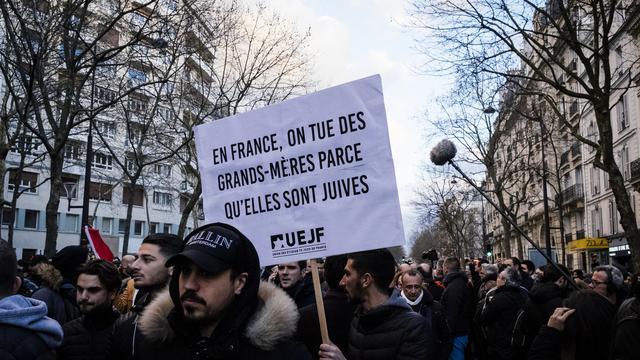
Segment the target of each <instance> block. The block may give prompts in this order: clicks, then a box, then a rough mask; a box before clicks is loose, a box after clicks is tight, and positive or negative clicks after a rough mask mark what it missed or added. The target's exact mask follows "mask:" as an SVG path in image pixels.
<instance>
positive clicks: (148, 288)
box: [108, 233, 182, 360]
mask: <svg viewBox="0 0 640 360" xmlns="http://www.w3.org/2000/svg"><path fill="white" fill-rule="evenodd" d="M181 247H182V239H180V238H179V237H178V236H176V235H173V234H166V233H164V234H152V235H149V236H147V237H146V238H144V240H142V244H141V245H140V248H139V249H138V258H137V259H136V261H134V263H133V265H132V266H131V271H132V276H131V277H132V278H133V281H134V286H135V288H136V290H137V293H136V295H135V299H134V303H133V304H134V305H133V307H132V308H131V311H129V312H128V313H127V314H125V315H122V316H121V317H120V318H119V319H118V320H117V322H116V324H115V325H114V329H113V339H112V344H111V349H110V351H109V356H108V358H109V359H118V360H126V359H133V358H134V355H135V353H136V351H137V344H138V341H139V340H140V332H139V331H138V318H139V316H140V314H142V311H143V310H144V309H145V308H146V307H147V305H149V304H150V303H151V301H152V300H153V299H155V298H156V296H158V294H159V293H161V292H162V291H163V290H164V288H165V287H166V286H167V284H168V282H169V278H170V274H171V273H170V269H169V268H167V267H165V266H164V264H165V263H166V261H167V259H168V258H169V257H171V256H173V255H175V254H177V253H178V252H180V248H181Z"/></svg>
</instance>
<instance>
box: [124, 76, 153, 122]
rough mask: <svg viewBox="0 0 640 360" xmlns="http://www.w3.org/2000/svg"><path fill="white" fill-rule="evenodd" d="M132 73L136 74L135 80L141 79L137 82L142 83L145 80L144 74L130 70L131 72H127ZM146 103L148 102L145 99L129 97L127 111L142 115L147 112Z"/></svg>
mask: <svg viewBox="0 0 640 360" xmlns="http://www.w3.org/2000/svg"><path fill="white" fill-rule="evenodd" d="M132 71H134V72H136V74H137V75H136V76H137V77H136V78H135V79H138V78H139V79H141V80H139V81H140V82H142V83H144V82H145V81H146V80H147V78H146V75H145V74H144V72H143V71H140V70H134V69H131V70H129V73H131V72H132ZM130 77H131V76H130ZM132 79H133V78H132ZM148 102H149V101H148V100H146V99H141V98H139V97H133V96H131V97H129V102H128V104H129V110H131V111H133V112H137V113H144V112H145V111H147V103H148Z"/></svg>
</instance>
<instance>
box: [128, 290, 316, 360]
mask: <svg viewBox="0 0 640 360" xmlns="http://www.w3.org/2000/svg"><path fill="white" fill-rule="evenodd" d="M258 298H259V305H258V308H257V309H256V311H255V312H254V313H253V314H252V315H251V317H250V320H249V322H248V323H247V324H246V326H245V328H244V329H243V332H242V335H241V336H240V337H239V338H230V339H224V340H223V341H220V339H216V340H218V342H217V343H219V344H220V343H224V344H228V346H225V347H224V348H220V347H216V346H214V345H213V341H212V339H210V338H204V337H201V336H200V335H199V333H197V330H195V329H194V328H193V326H192V325H190V324H188V323H186V322H184V321H183V320H180V319H181V317H179V316H175V315H176V314H175V312H174V311H173V310H174V303H173V301H172V299H171V296H170V294H169V291H166V292H163V293H162V294H160V295H159V296H158V297H157V298H156V299H155V300H154V301H153V302H152V303H151V304H150V305H149V306H148V307H147V309H145V311H144V313H143V314H142V316H141V317H140V320H139V330H140V332H141V334H142V341H141V343H140V348H139V349H140V350H139V351H136V353H135V359H152V360H163V359H250V360H258V359H261V360H262V359H264V360H271V359H273V360H276V359H301V360H305V359H311V356H310V355H309V353H308V351H307V349H306V348H305V347H304V345H302V344H300V343H297V342H294V341H292V340H291V338H292V336H293V335H294V333H295V331H296V324H297V321H298V316H299V315H298V311H297V309H296V306H295V303H294V302H293V301H292V300H291V299H290V298H289V297H288V296H287V295H286V294H285V292H284V291H282V290H281V289H279V288H277V287H276V286H275V285H273V284H269V283H266V282H263V283H261V284H260V287H259V290H258ZM215 333H221V334H226V331H224V329H219V328H216V331H215Z"/></svg>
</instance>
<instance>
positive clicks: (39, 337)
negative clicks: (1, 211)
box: [0, 240, 62, 360]
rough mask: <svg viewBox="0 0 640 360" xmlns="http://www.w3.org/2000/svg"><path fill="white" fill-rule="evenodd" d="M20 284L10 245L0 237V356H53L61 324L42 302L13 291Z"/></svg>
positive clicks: (19, 359) (41, 359) (34, 359)
mask: <svg viewBox="0 0 640 360" xmlns="http://www.w3.org/2000/svg"><path fill="white" fill-rule="evenodd" d="M20 284H21V279H20V277H19V276H18V274H17V260H16V255H15V253H14V251H13V248H12V247H11V245H9V243H7V242H6V241H4V240H0V359H2V360H50V359H51V360H53V359H55V358H56V351H55V349H56V348H58V347H59V346H60V344H61V343H62V328H61V327H60V324H58V322H57V321H55V320H53V319H51V318H49V317H47V316H46V315H47V306H46V305H45V303H44V302H42V301H39V300H35V299H31V298H27V297H24V296H22V295H16V293H17V292H18V289H19V288H20Z"/></svg>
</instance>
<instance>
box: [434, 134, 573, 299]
mask: <svg viewBox="0 0 640 360" xmlns="http://www.w3.org/2000/svg"><path fill="white" fill-rule="evenodd" d="M430 155H431V162H432V163H434V164H435V165H444V164H447V163H449V165H451V166H452V167H453V168H454V169H456V170H457V171H458V172H459V173H460V175H462V177H463V178H464V179H465V180H466V181H467V183H468V184H469V185H471V186H473V188H474V189H476V190H477V191H478V193H479V194H480V195H481V196H482V197H483V198H485V199H486V200H487V201H488V202H489V204H491V206H493V207H494V208H495V209H496V210H497V211H498V213H500V215H502V217H503V218H504V219H505V220H507V222H508V223H509V224H511V226H513V228H514V229H515V230H516V231H518V232H519V233H520V235H522V237H523V238H524V239H525V240H527V241H528V242H529V244H531V246H532V247H533V248H534V249H536V250H537V251H538V253H540V255H542V256H543V257H544V258H545V259H546V260H547V262H548V263H549V264H551V266H553V267H554V268H555V269H556V271H558V272H559V273H560V274H562V276H563V277H564V278H565V279H566V280H567V282H568V283H569V284H571V286H573V288H574V289H576V290H577V289H578V285H577V284H576V283H575V281H574V280H573V278H572V277H571V276H569V274H567V273H565V272H564V271H563V270H562V269H560V267H558V264H556V262H555V261H553V260H552V259H551V258H550V257H549V256H548V255H547V254H546V253H545V252H543V251H542V249H540V247H539V246H538V245H537V244H536V243H535V242H534V241H533V240H531V238H530V237H529V235H527V233H526V232H525V231H524V230H522V228H521V227H520V226H519V225H518V224H517V223H516V222H515V221H514V220H513V217H512V216H510V215H509V214H507V211H508V210H506V209H502V208H501V207H500V206H498V204H496V203H495V202H494V201H493V200H491V198H490V197H489V196H488V195H487V194H486V193H485V192H484V191H482V189H481V188H479V187H478V185H476V183H475V182H474V181H473V180H472V179H471V178H470V177H468V176H467V174H465V173H464V172H463V171H462V169H460V167H459V166H458V164H456V163H455V161H453V158H454V157H455V156H456V146H455V145H454V144H453V143H452V142H451V141H450V140H447V139H444V140H442V141H440V142H439V143H438V144H437V145H436V146H434V147H433V149H431V154H430Z"/></svg>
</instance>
